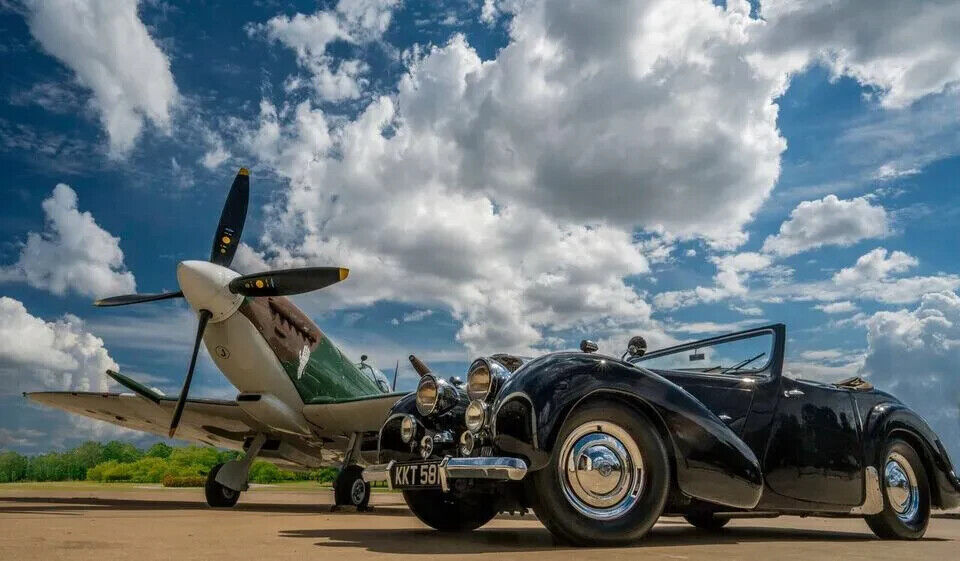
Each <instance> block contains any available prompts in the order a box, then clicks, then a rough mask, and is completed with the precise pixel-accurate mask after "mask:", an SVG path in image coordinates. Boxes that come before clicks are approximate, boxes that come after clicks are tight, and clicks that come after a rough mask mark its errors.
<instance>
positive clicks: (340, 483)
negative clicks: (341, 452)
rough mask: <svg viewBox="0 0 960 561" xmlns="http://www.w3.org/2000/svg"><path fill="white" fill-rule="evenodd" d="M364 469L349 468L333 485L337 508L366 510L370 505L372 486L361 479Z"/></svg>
mask: <svg viewBox="0 0 960 561" xmlns="http://www.w3.org/2000/svg"><path fill="white" fill-rule="evenodd" d="M362 473H363V468H361V467H360V466H357V465H352V466H347V467H346V468H344V469H343V470H341V471H340V475H338V476H337V480H336V481H334V483H333V498H334V502H335V504H336V505H337V506H353V507H357V510H364V509H366V508H367V505H369V504H370V484H369V483H367V482H365V481H364V480H363V478H362V477H361V474H362Z"/></svg>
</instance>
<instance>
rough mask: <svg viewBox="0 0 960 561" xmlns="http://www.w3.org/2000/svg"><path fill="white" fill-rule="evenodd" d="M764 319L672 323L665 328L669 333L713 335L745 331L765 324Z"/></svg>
mask: <svg viewBox="0 0 960 561" xmlns="http://www.w3.org/2000/svg"><path fill="white" fill-rule="evenodd" d="M764 321H765V320H763V319H758V318H754V319H747V320H743V321H734V322H730V323H717V322H713V321H694V322H688V323H671V324H668V325H666V326H665V327H664V329H665V330H666V331H667V332H669V333H696V334H705V335H709V334H712V333H732V332H736V331H743V330H744V329H747V328H749V327H750V326H753V325H758V324H760V323H763V322H764Z"/></svg>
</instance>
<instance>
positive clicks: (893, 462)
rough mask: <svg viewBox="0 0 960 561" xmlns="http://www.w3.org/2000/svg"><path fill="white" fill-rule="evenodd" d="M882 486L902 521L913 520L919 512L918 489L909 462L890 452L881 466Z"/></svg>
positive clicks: (891, 506) (915, 477) (888, 500)
mask: <svg viewBox="0 0 960 561" xmlns="http://www.w3.org/2000/svg"><path fill="white" fill-rule="evenodd" d="M883 486H884V491H885V492H886V494H887V502H889V503H890V508H892V509H893V511H894V512H895V513H896V515H897V518H899V519H900V520H902V521H903V522H911V521H913V520H914V519H915V518H916V516H917V513H918V512H920V490H919V488H918V487H917V476H916V474H914V473H913V468H912V467H911V466H910V462H908V461H907V459H906V458H904V457H903V456H902V455H900V454H898V453H896V452H891V453H890V455H889V456H887V461H886V463H885V464H884V466H883Z"/></svg>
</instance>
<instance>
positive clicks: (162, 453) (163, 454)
mask: <svg viewBox="0 0 960 561" xmlns="http://www.w3.org/2000/svg"><path fill="white" fill-rule="evenodd" d="M171 453H173V447H172V446H170V445H168V444H164V443H163V442H158V443H156V444H154V445H153V446H151V447H150V449H149V450H147V456H148V457H150V458H163V459H167V458H169V457H170V454H171Z"/></svg>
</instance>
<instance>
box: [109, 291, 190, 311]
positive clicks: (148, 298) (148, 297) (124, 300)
mask: <svg viewBox="0 0 960 561" xmlns="http://www.w3.org/2000/svg"><path fill="white" fill-rule="evenodd" d="M170 298H183V292H180V291H179V290H178V291H176V292H161V293H159V294H126V295H124V296H111V297H109V298H101V299H99V300H96V301H94V303H93V305H94V306H99V307H101V308H109V307H110V306H126V305H127V304H139V303H141V302H156V301H157V300H168V299H170Z"/></svg>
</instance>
